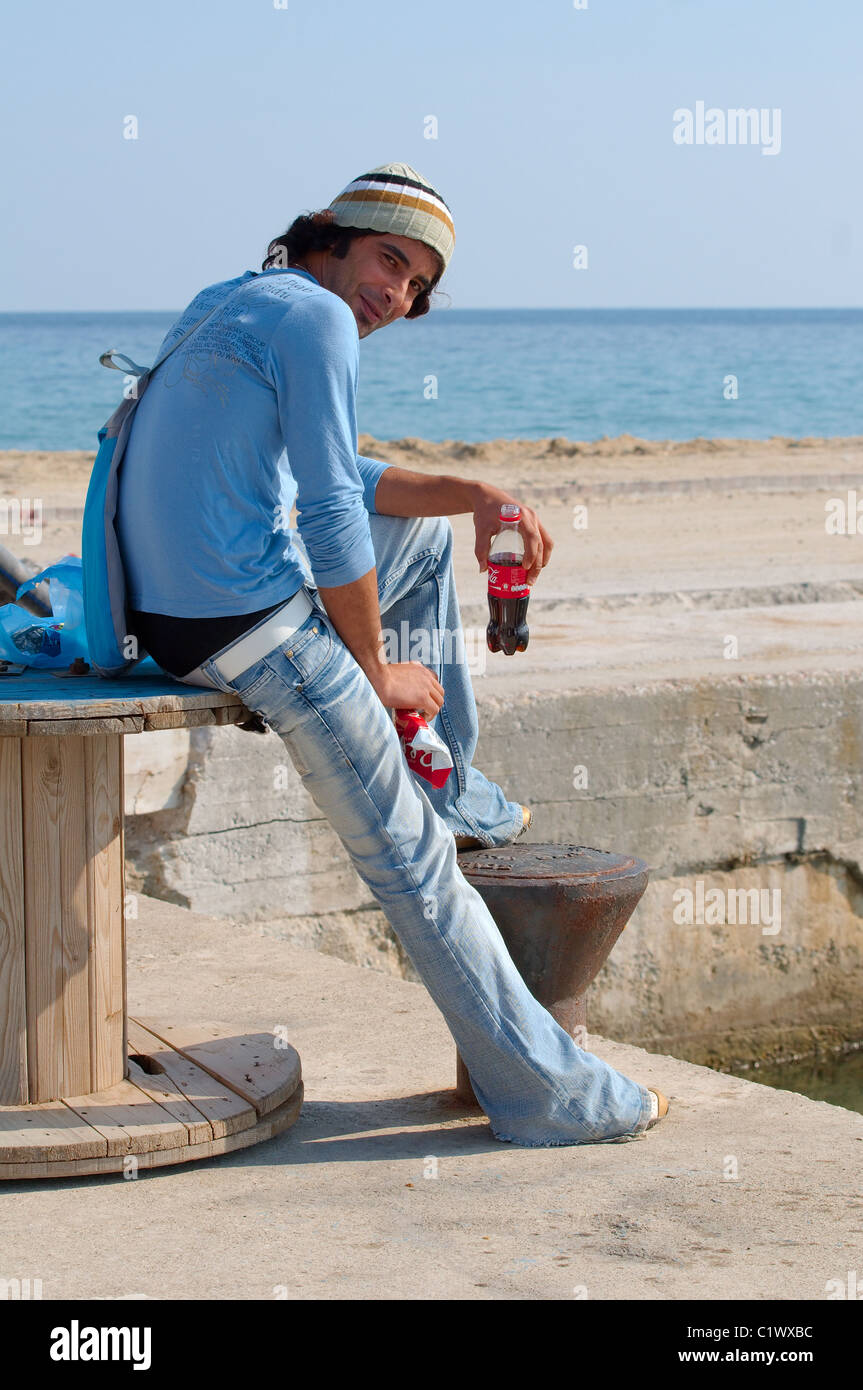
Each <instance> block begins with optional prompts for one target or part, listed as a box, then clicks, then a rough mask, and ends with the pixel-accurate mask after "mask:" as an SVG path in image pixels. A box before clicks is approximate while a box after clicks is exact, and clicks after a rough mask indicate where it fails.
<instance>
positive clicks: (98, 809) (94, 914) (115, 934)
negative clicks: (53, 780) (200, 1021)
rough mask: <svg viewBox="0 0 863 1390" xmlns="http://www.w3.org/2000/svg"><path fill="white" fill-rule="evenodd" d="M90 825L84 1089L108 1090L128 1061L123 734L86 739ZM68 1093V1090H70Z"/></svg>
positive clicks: (85, 813) (87, 816)
mask: <svg viewBox="0 0 863 1390" xmlns="http://www.w3.org/2000/svg"><path fill="white" fill-rule="evenodd" d="M80 746H81V748H82V749H83V750H84V768H85V779H84V782H85V785H84V793H83V800H82V808H81V809H82V812H83V818H84V820H85V822H86V826H87V872H86V884H87V904H88V915H89V919H90V943H91V949H90V968H89V989H90V1008H91V1013H92V1020H93V1021H92V1027H91V1032H90V1075H91V1079H90V1082H89V1084H88V1085H87V1086H85V1087H83V1089H80V1088H79V1090H78V1092H77V1094H79V1095H81V1094H83V1091H89V1090H90V1089H92V1090H104V1089H105V1087H106V1086H112V1085H113V1084H114V1082H116V1081H121V1080H122V1079H123V1073H124V1069H125V1063H126V1045H125V1038H124V1022H125V1012H126V951H125V922H124V913H123V892H124V882H125V878H124V864H123V763H122V759H123V740H122V739H119V738H113V737H112V736H111V735H110V734H103V735H102V736H101V737H96V738H88V739H81V740H80ZM64 1094H66V1093H65V1092H64Z"/></svg>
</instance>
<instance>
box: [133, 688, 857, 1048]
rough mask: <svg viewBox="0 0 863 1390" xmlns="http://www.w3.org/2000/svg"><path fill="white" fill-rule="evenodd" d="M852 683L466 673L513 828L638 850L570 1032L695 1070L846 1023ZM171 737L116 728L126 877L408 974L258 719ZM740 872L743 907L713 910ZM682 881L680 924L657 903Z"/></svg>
mask: <svg viewBox="0 0 863 1390" xmlns="http://www.w3.org/2000/svg"><path fill="white" fill-rule="evenodd" d="M861 687H863V679H861V678H860V677H858V676H849V675H846V674H839V673H835V674H834V673H826V674H815V675H803V674H800V675H798V674H795V675H773V676H765V677H754V676H736V677H730V678H726V679H721V680H720V679H715V678H711V679H709V680H704V681H695V682H687V681H682V680H681V681H668V682H659V683H650V684H644V685H641V686H633V687H629V688H624V689H608V690H590V691H565V690H560V691H556V692H544V693H543V694H541V695H540V694H537V695H533V696H520V697H517V698H514V699H511V700H507V701H504V700H502V699H500V698H498V697H492V696H489V695H484V694H483V692H482V689H481V686H480V689H479V691H478V697H477V698H478V704H479V708H480V720H481V730H482V732H481V735H480V741H479V748H478V753H477V758H476V763H477V765H478V766H479V767H481V768H482V769H483V770H484V771H485V772H486V773H487V775H488V776H489V777H491V778H493V779H494V780H495V781H498V782H500V783H501V785H502V786H504V787H505V788H506V790H507V792H508V794H509V795H510V797H511V798H512V799H514V800H518V801H522V802H525V803H527V804H529V805H531V806H532V807H533V808H534V814H535V822H534V829H533V831H532V832H531V839H532V840H534V841H537V842H538V841H553V842H556V843H564V842H566V843H579V844H585V845H593V846H597V847H599V848H604V849H613V850H618V851H628V852H630V853H633V854H637V855H639V856H640V857H641V858H643V859H645V860H646V861H647V862H648V864H649V865H650V866H651V881H650V885H649V887H648V889H647V892H646V893H645V895H644V898H643V899H642V901H641V903H640V904H639V906H638V908H637V909H636V911H635V913H634V914H633V917H632V919H631V921H630V924H629V926H628V927H627V929H626V931H625V932H624V934H623V936H622V937H621V939H620V941H619V942H618V944H617V946H616V947H615V950H614V953H613V955H612V957H611V958H610V960H609V962H608V963H607V964H606V966H605V967H604V969H603V971H602V973H601V975H600V977H599V978H598V980H597V982H596V983H595V985H594V986H593V989H592V997H591V1001H590V1004H589V1011H588V1022H589V1026H590V1027H592V1028H593V1029H595V1030H596V1031H597V1032H602V1033H604V1034H606V1035H608V1036H612V1037H615V1038H619V1039H620V1040H621V1041H626V1042H635V1043H639V1044H641V1045H642V1046H645V1047H648V1048H651V1049H653V1050H663V1051H668V1052H673V1053H676V1054H677V1055H680V1056H685V1057H689V1058H691V1059H692V1060H695V1061H703V1062H708V1063H713V1064H716V1063H718V1062H728V1061H731V1060H733V1059H736V1060H748V1059H754V1058H761V1057H770V1056H786V1055H793V1054H802V1053H805V1052H811V1051H812V1050H813V1048H814V1047H815V1046H816V1045H824V1046H836V1045H839V1044H841V1043H844V1042H856V1041H860V1040H861V1039H863V930H861V928H863V912H861V908H863V827H861V817H860V809H859V808H860V794H861V780H863V758H861V752H863V698H861V697H863V688H861ZM160 739H162V743H161V744H160V743H159V740H160ZM183 739H185V740H186V742H185V743H184V742H183ZM183 739H180V738H178V737H177V736H176V735H173V734H166V735H155V734H148V735H147V738H146V740H144V739H141V740H136V738H135V736H129V737H127V738H126V741H125V742H126V759H127V810H128V811H129V813H130V814H129V819H128V822H127V840H126V843H127V862H128V886H129V888H130V889H134V888H136V887H138V888H140V889H142V890H143V891H145V892H147V893H150V894H153V895H154V896H156V897H160V898H163V899H166V900H169V901H172V902H176V903H180V904H182V905H184V906H187V907H190V908H192V909H194V910H195V911H199V912H204V913H212V914H215V915H219V916H233V917H235V918H237V919H238V920H243V921H255V922H259V923H261V926H262V929H263V930H264V931H265V932H267V933H268V934H273V935H277V936H281V937H283V938H284V939H285V940H289V941H292V942H294V943H296V944H302V945H310V946H314V947H316V948H317V949H319V950H322V951H325V952H328V953H330V954H334V955H338V956H340V957H341V958H343V959H346V960H350V961H352V962H355V963H358V964H362V965H368V966H372V967H373V968H375V969H382V970H388V971H391V972H393V973H398V974H405V975H407V976H408V978H410V977H411V970H410V966H409V964H408V963H407V962H406V960H405V959H404V956H403V953H402V952H401V950H400V948H399V946H398V943H397V942H396V941H395V940H394V938H393V936H392V934H391V932H390V930H389V926H388V924H387V922H386V920H385V919H384V917H383V915H382V914H381V913H380V912H379V910H378V909H377V907H376V905H375V904H374V902H373V900H372V899H371V897H370V895H369V893H368V891H367V889H366V888H365V885H364V884H363V883H362V881H361V880H360V879H359V878H358V877H357V875H356V874H355V872H354V870H353V868H352V866H351V865H350V863H349V862H348V860H347V857H346V856H345V854H344V851H343V849H342V847H341V844H340V842H339V840H338V839H337V837H336V836H335V835H334V833H333V832H332V831H331V830H330V828H329V825H328V824H327V823H326V821H324V820H323V819H322V818H321V817H320V816H319V814H318V812H317V810H316V808H315V806H314V804H313V803H312V802H311V800H310V799H309V797H308V796H307V795H306V793H305V791H304V789H303V787H302V785H301V783H300V781H299V778H298V777H297V775H296V774H295V773H294V770H293V768H292V766H291V764H290V762H289V760H288V757H287V752H286V749H285V748H284V745H283V744H282V743H281V741H280V740H279V739H278V737H277V736H276V735H275V734H273V733H267V734H266V735H256V734H251V733H246V732H240V731H238V730H236V729H233V728H214V729H195V730H192V731H190V732H188V733H186V734H184V735H183ZM142 760H145V761H143V762H142ZM699 880H700V881H701V887H700V888H699V886H698V884H699ZM744 889H755V890H757V892H756V895H755V896H754V897H751V898H750V899H749V902H748V906H749V911H750V916H749V918H748V919H747V920H746V921H744V922H743V923H741V924H737V925H733V924H730V923H729V921H728V920H727V917H728V916H729V915H730V913H729V903H730V902H731V901H733V900H731V899H729V897H728V894H729V892H731V891H737V890H744ZM717 890H718V891H717ZM775 890H778V891H779V897H778V898H777V897H776V896H775ZM687 893H688V894H691V895H692V898H693V904H694V905H696V904H697V895H698V894H703V895H704V897H705V901H706V903H707V904H708V906H707V909H706V910H705V911H704V912H703V913H702V914H701V916H702V918H703V920H701V921H698V920H693V921H692V922H689V923H687V922H686V921H682V920H675V917H677V918H678V919H680V918H681V917H682V916H683V915H684V911H685V906H686V894H687ZM740 901H741V903H742V901H743V900H742V899H741V900H740ZM758 904H760V909H761V912H762V913H763V915H762V916H760V917H759V918H758V920H756V921H753V920H752V914H753V909H754V907H755V906H757V905H758ZM775 913H778V916H774V915H773V914H775ZM697 915H698V914H697V913H693V916H696V917H697ZM768 919H769V920H768ZM777 922H778V930H776V929H775V928H776V925H777Z"/></svg>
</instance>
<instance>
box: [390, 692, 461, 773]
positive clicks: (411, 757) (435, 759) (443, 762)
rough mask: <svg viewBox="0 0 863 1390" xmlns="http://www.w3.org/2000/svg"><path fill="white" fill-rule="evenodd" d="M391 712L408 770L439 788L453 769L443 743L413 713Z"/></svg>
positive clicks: (423, 720)
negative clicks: (393, 714) (393, 713)
mask: <svg viewBox="0 0 863 1390" xmlns="http://www.w3.org/2000/svg"><path fill="white" fill-rule="evenodd" d="M394 712H395V723H396V730H397V731H398V736H399V738H400V739H401V744H402V748H403V749H404V754H405V757H406V758H407V761H408V767H410V769H411V771H412V772H415V773H416V774H417V776H418V777H422V778H423V780H424V781H426V782H430V783H431V785H432V786H433V787H437V788H440V787H442V786H443V785H444V783H445V782H446V779H447V778H448V777H449V775H450V773H451V772H452V766H453V764H452V758H451V757H450V755H449V750H448V749H447V747H446V744H445V743H444V742H443V741H442V740H441V739H440V738H438V736H437V734H436V733H435V732H434V730H432V729H430V728H429V726H428V724H427V723H426V721H425V719H423V717H422V715H420V714H417V712H416V710H407V709H397V710H395V711H394Z"/></svg>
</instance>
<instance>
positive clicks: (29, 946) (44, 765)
mask: <svg viewBox="0 0 863 1390" xmlns="http://www.w3.org/2000/svg"><path fill="white" fill-rule="evenodd" d="M21 764H22V767H21V771H22V777H21V786H22V807H23V819H22V825H23V834H24V844H25V846H26V865H27V870H28V871H27V872H26V873H25V875H24V920H25V930H26V947H25V962H26V965H25V968H26V972H27V973H26V993H27V1022H28V1027H27V1072H28V1093H29V1099H30V1100H31V1101H38V1100H54V1099H55V1098H56V1097H57V1096H62V1094H63V914H62V904H61V877H60V834H59V825H58V814H59V812H58V807H59V795H60V768H61V763H60V749H59V740H58V739H55V738H44V739H25V740H24V741H23V743H22V745H21ZM31 866H32V870H34V871H31Z"/></svg>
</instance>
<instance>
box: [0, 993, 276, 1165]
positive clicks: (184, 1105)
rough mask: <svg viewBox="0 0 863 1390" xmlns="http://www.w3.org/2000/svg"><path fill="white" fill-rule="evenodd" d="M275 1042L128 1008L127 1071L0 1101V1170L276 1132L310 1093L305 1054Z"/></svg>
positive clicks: (250, 1140) (128, 1159) (182, 1159)
mask: <svg viewBox="0 0 863 1390" xmlns="http://www.w3.org/2000/svg"><path fill="white" fill-rule="evenodd" d="M276 1042H277V1039H276V1038H275V1037H274V1036H273V1034H272V1033H252V1034H245V1035H238V1034H237V1033H236V1032H235V1031H232V1030H230V1029H227V1028H224V1027H218V1026H215V1025H209V1026H206V1027H185V1026H183V1025H181V1024H171V1023H165V1022H163V1021H161V1020H159V1019H134V1018H130V1019H129V1021H128V1058H129V1060H128V1068H127V1075H126V1079H125V1080H124V1081H121V1082H119V1083H118V1084H117V1085H115V1086H111V1087H109V1088H108V1089H107V1090H104V1091H99V1092H95V1093H93V1094H91V1095H86V1096H74V1097H71V1098H68V1099H67V1098H63V1099H62V1100H54V1101H46V1102H42V1103H37V1104H35V1105H8V1106H0V1179H2V1178H6V1179H20V1178H65V1177H75V1176H82V1175H86V1174H92V1173H127V1172H134V1171H136V1170H138V1169H147V1168H161V1167H165V1166H168V1165H171V1164H176V1163H193V1162H195V1161H196V1160H197V1159H201V1158H213V1157H215V1156H216V1155H217V1154H223V1153H230V1152H232V1151H233V1150H234V1149H244V1148H248V1147H249V1146H250V1145H252V1144H260V1143H261V1142H262V1141H263V1140H265V1139H271V1138H273V1137H274V1135H276V1134H281V1133H282V1132H283V1131H284V1130H286V1129H289V1128H290V1126H291V1125H292V1124H293V1123H294V1122H295V1120H296V1119H297V1118H298V1116H299V1114H300V1109H301V1107H302V1103H303V1083H302V1078H301V1069H300V1058H299V1056H298V1054H297V1052H296V1051H295V1050H294V1048H292V1047H290V1046H287V1045H286V1046H285V1047H284V1048H278V1047H277V1046H276ZM133 1159H134V1162H133V1161H132V1160H133Z"/></svg>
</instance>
